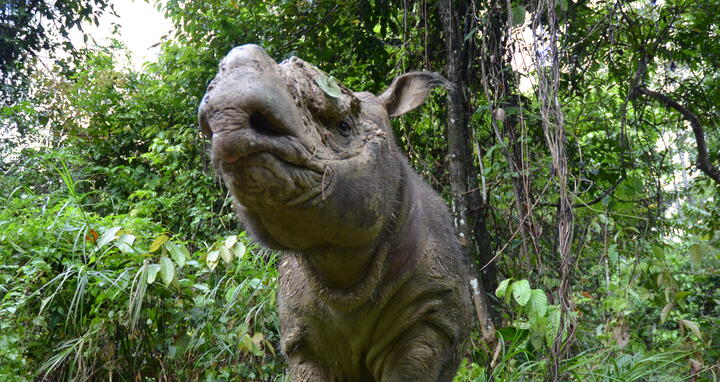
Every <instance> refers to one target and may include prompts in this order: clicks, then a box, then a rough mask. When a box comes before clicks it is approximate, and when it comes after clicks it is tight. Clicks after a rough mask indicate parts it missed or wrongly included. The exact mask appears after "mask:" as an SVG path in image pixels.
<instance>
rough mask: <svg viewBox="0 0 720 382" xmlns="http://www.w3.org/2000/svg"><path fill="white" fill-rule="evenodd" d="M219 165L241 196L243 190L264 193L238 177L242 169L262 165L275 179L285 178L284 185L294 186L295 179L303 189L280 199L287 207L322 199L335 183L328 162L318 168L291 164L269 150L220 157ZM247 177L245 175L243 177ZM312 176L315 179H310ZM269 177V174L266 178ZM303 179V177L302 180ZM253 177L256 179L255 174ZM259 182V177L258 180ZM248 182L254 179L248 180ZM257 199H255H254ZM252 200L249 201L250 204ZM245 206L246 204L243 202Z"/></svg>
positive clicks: (234, 190) (247, 169)
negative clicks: (231, 160)
mask: <svg viewBox="0 0 720 382" xmlns="http://www.w3.org/2000/svg"><path fill="white" fill-rule="evenodd" d="M216 164H219V165H220V170H221V172H222V173H223V174H224V176H225V177H226V178H225V179H226V182H227V184H228V186H229V188H230V189H231V191H232V192H233V193H235V194H236V196H238V197H239V199H241V200H242V199H244V198H243V195H245V194H257V193H260V194H264V193H265V192H264V191H258V190H257V189H255V190H252V189H253V188H254V187H251V188H250V189H248V187H247V186H248V185H249V184H248V183H247V180H245V181H244V182H243V181H242V180H241V179H243V178H244V177H245V176H247V175H242V174H244V173H245V171H251V169H253V168H264V169H266V170H267V171H270V172H271V173H273V174H274V176H275V178H276V179H285V180H287V181H288V182H287V186H290V187H291V188H295V187H297V186H298V183H297V182H300V184H303V185H304V186H301V189H304V191H302V192H299V193H296V194H295V195H294V196H291V197H289V198H287V199H283V200H282V201H281V203H282V204H284V205H285V206H288V207H294V206H300V205H308V203H309V204H316V203H322V201H324V200H325V197H326V196H327V195H330V194H331V193H332V191H333V189H334V186H335V181H334V180H335V179H334V177H333V171H332V168H331V166H325V167H324V170H322V171H315V170H314V169H311V168H309V167H307V166H301V165H295V164H293V163H290V162H288V161H286V160H284V159H283V157H281V156H279V155H276V154H274V153H272V152H269V151H258V152H255V153H253V154H249V155H247V156H245V157H243V158H242V159H240V160H238V161H237V162H234V163H227V162H222V161H220V162H219V163H216ZM245 179H247V178H245ZM312 179H315V181H314V182H313V181H312ZM268 180H269V178H268ZM303 180H304V181H303ZM255 181H259V180H258V179H257V178H256V180H255ZM261 182H262V181H261ZM251 183H254V182H253V181H251ZM254 203H257V202H254ZM254 203H253V204H254ZM246 207H248V206H246Z"/></svg>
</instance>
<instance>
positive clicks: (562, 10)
mask: <svg viewBox="0 0 720 382" xmlns="http://www.w3.org/2000/svg"><path fill="white" fill-rule="evenodd" d="M558 5H560V13H561V14H562V13H565V12H567V9H568V0H560V1H558Z"/></svg>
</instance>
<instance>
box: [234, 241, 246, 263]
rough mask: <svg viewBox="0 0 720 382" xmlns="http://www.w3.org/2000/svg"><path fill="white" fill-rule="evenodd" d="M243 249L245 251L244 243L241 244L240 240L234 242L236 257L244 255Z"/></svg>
mask: <svg viewBox="0 0 720 382" xmlns="http://www.w3.org/2000/svg"><path fill="white" fill-rule="evenodd" d="M245 251H246V248H245V244H243V243H242V242H240V241H238V242H237V243H235V258H236V259H242V258H243V256H245Z"/></svg>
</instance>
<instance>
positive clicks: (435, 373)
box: [375, 324, 459, 382]
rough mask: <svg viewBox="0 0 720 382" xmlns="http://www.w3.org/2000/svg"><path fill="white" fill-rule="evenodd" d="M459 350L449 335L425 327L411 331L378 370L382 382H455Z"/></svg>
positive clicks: (392, 350)
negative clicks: (453, 380)
mask: <svg viewBox="0 0 720 382" xmlns="http://www.w3.org/2000/svg"><path fill="white" fill-rule="evenodd" d="M457 349H458V346H457V344H456V343H454V341H452V340H451V338H449V337H448V335H447V333H445V332H444V331H442V330H440V329H439V328H436V327H434V326H432V325H428V324H422V325H421V326H416V327H415V328H413V329H411V330H409V331H408V332H407V333H406V334H405V335H404V336H403V337H401V339H400V340H399V341H398V342H396V343H395V345H393V346H392V347H391V348H390V349H388V351H387V353H386V354H385V357H384V359H383V360H382V361H381V362H382V364H381V366H380V367H379V368H377V369H376V373H375V374H376V379H377V380H378V381H382V382H409V381H413V382H424V381H427V382H446V381H452V379H453V376H454V375H455V371H456V369H457V365H458V362H459V356H458V354H457Z"/></svg>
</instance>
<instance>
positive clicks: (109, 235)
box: [97, 227, 122, 248]
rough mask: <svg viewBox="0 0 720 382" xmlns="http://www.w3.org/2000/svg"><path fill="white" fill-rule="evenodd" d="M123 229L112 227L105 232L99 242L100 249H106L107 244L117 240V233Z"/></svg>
mask: <svg viewBox="0 0 720 382" xmlns="http://www.w3.org/2000/svg"><path fill="white" fill-rule="evenodd" d="M120 229H122V227H112V228H108V229H106V230H105V232H103V234H102V236H100V239H98V241H97V246H98V248H102V247H104V246H105V245H106V244H107V243H109V242H111V241H113V240H115V239H116V238H117V233H118V231H120Z"/></svg>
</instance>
